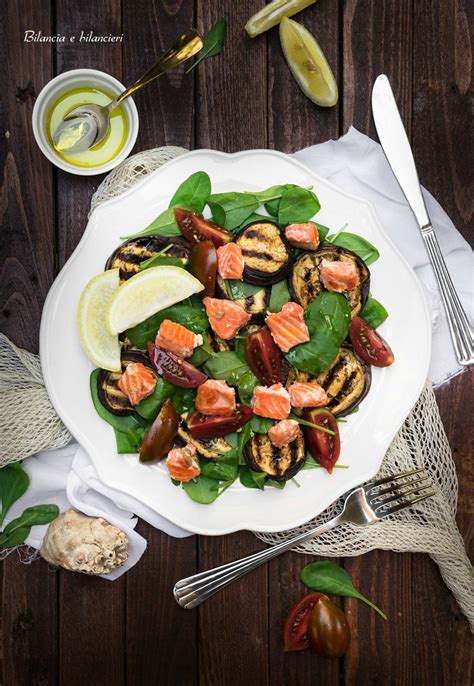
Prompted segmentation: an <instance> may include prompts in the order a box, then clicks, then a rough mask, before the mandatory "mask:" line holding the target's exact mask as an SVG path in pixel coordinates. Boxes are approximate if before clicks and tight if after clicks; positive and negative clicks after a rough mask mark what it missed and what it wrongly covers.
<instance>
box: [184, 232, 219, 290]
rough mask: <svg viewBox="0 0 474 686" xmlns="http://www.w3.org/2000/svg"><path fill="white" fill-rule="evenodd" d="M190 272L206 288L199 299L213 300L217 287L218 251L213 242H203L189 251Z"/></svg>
mask: <svg viewBox="0 0 474 686" xmlns="http://www.w3.org/2000/svg"><path fill="white" fill-rule="evenodd" d="M188 271H189V272H191V274H192V275H193V276H195V277H196V279H197V280H198V281H200V282H201V283H202V285H203V286H204V290H203V291H201V292H200V293H199V297H201V298H204V297H205V296H209V297H210V298H212V296H213V295H214V290H215V287H216V274H217V251H216V248H215V245H214V243H213V242H212V241H201V242H200V243H196V244H195V245H193V247H192V248H191V250H190V251H189V259H188Z"/></svg>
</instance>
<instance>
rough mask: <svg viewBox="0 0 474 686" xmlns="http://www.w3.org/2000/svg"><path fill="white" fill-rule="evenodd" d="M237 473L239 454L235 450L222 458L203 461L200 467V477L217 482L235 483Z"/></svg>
mask: <svg viewBox="0 0 474 686" xmlns="http://www.w3.org/2000/svg"><path fill="white" fill-rule="evenodd" d="M238 471H239V453H238V450H237V448H234V449H233V450H231V451H229V452H228V453H226V454H225V455H222V457H216V458H215V459H213V460H205V461H204V463H203V465H202V467H201V475H204V476H206V477H209V478H210V479H217V480H219V481H235V479H236V478H237V475H238Z"/></svg>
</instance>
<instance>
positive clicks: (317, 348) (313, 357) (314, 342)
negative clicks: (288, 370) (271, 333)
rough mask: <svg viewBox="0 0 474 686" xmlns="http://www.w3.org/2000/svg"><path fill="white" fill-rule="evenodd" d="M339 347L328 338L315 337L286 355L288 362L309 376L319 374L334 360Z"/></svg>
mask: <svg viewBox="0 0 474 686" xmlns="http://www.w3.org/2000/svg"><path fill="white" fill-rule="evenodd" d="M339 347H340V346H339V345H338V344H337V343H335V342H334V340H331V339H329V338H325V337H318V336H315V337H314V338H311V340H309V341H308V342H307V343H301V344H300V345H297V346H296V347H295V348H292V349H291V350H290V351H289V352H287V353H286V359H287V360H288V362H289V363H290V364H291V365H293V366H294V367H296V368H297V369H300V370H301V371H304V372H308V373H309V374H314V375H317V374H321V373H322V372H323V371H325V370H326V369H327V368H328V367H329V366H330V365H331V363H332V362H333V360H334V359H335V358H336V355H337V353H338V351H339Z"/></svg>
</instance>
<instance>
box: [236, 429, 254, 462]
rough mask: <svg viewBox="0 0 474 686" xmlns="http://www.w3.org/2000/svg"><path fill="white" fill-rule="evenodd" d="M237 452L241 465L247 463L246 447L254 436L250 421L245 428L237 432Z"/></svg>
mask: <svg viewBox="0 0 474 686" xmlns="http://www.w3.org/2000/svg"><path fill="white" fill-rule="evenodd" d="M237 437H238V438H237V452H238V460H239V465H245V464H246V462H245V458H244V448H245V446H246V444H247V443H248V441H249V440H250V439H251V438H252V427H251V426H250V422H247V424H245V426H244V427H243V429H242V430H241V431H239V433H238V434H237Z"/></svg>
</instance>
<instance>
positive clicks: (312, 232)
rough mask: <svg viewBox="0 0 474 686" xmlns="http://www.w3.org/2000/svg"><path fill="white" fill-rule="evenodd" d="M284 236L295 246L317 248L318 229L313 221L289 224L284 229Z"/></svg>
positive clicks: (308, 248)
mask: <svg viewBox="0 0 474 686" xmlns="http://www.w3.org/2000/svg"><path fill="white" fill-rule="evenodd" d="M285 238H286V239H287V240H288V242H289V243H291V245H294V246H295V248H303V249H304V250H317V249H318V246H319V231H318V227H317V226H316V224H315V223H314V222H305V223H304V224H290V225H289V226H287V227H286V229H285Z"/></svg>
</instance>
